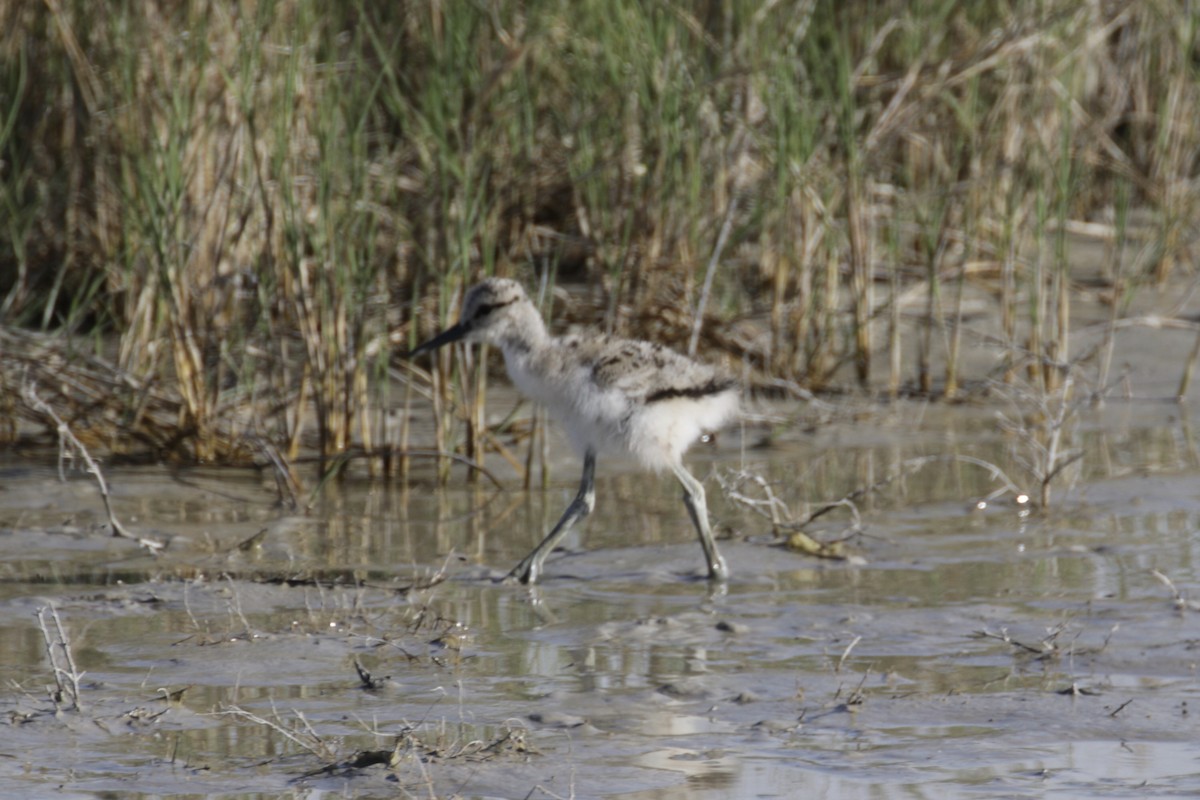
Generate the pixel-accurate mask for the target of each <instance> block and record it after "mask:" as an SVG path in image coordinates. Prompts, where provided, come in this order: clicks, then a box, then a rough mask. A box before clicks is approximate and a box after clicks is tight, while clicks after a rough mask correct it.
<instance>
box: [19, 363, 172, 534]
mask: <svg viewBox="0 0 1200 800" xmlns="http://www.w3.org/2000/svg"><path fill="white" fill-rule="evenodd" d="M21 396H22V397H23V398H24V400H25V402H26V403H27V404H28V405H29V406H30V407H31V408H33V409H35V410H36V411H38V412H39V413H41V414H45V415H46V416H47V417H49V418H50V419H51V420H53V422H54V425H55V430H56V432H57V433H58V458H59V471H60V473H61V471H62V464H63V462H64V461H65V460H67V459H71V458H74V457H76V456H78V457H79V458H80V459H82V460H83V463H84V467H85V471H86V472H87V473H88V474H89V475H91V476H92V477H93V478H95V479H96V485H97V486H98V487H99V489H100V497H101V498H103V500H104V511H105V513H107V514H108V523H109V525H110V526H111V527H112V531H113V535H114V536H120V537H122V538H125V539H130V540H132V541H135V542H137V543H138V544H139V545H140V546H142V547H144V548H146V549H147V550H148V551H150V553H151V554H152V555H157V554H158V553H159V551H161V550H162V549H163V548H164V547H166V544H165V543H163V542H159V541H156V540H154V539H148V538H145V537H142V536H137V535H136V534H133V533H131V532H130V531H129V530H128V529H126V527H125V526H124V525H122V524H121V521H120V520H118V519H117V515H116V512H114V511H113V507H112V500H111V498H110V497H109V494H108V483H107V482H106V481H105V480H104V474H103V473H102V472H101V471H100V465H99V464H97V463H96V461H95V459H93V458H92V455H91V453H89V452H88V449H87V448H86V447H84V446H83V443H82V442H80V441H79V439H77V438H76V437H75V434H74V433H72V432H71V429H70V427H68V426H67V423H65V422H63V420H62V417H60V416H58V414H56V413H55V411H54V409H52V408H51V407H50V406H49V405H47V404H46V403H45V402H43V401H42V399H41V398H40V397H38V394H37V390H36V389H35V387H34V385H33V384H32V383H29V382H26V383H23V384H22V386H21Z"/></svg>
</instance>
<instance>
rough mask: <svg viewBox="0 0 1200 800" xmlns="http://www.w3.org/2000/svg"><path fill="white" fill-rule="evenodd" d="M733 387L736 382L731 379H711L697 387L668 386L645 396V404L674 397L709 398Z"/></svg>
mask: <svg viewBox="0 0 1200 800" xmlns="http://www.w3.org/2000/svg"><path fill="white" fill-rule="evenodd" d="M734 386H737V381H735V380H733V379H732V378H711V379H710V380H709V381H708V382H707V383H701V384H699V385H697V386H668V387H667V388H665V389H659V390H658V391H656V392H651V393H650V394H648V395H646V404H647V405H649V404H650V403H657V402H659V401H660V400H673V399H675V398H676V397H692V398H700V397H710V396H712V395H714V394H720V393H721V392H727V391H729V390H730V389H732V388H733V387H734Z"/></svg>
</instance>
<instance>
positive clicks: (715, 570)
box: [671, 463, 729, 581]
mask: <svg viewBox="0 0 1200 800" xmlns="http://www.w3.org/2000/svg"><path fill="white" fill-rule="evenodd" d="M671 469H672V470H674V471H675V477H677V478H679V482H680V483H681V484H683V504H684V505H686V506H687V510H688V514H690V515H691V517H692V524H693V525H695V526H696V533H697V534H698V535H699V536H700V546H701V547H703V548H704V560H705V561H706V562H707V563H708V577H709V578H711V579H712V580H714V581H726V580H729V567H727V566H725V559H723V558H721V554H720V553H719V552H717V543H716V541H715V540H714V539H713V535H712V530H711V529H710V528H709V527H708V504H707V503H706V502H705V500H704V485H703V484H701V483H700V481H698V480H696V478H695V476H693V475H692V473H690V472H688V471H687V470H686V469H684V467H683V464H681V463H676V464H674V465H672V467H671Z"/></svg>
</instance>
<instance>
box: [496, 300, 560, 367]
mask: <svg viewBox="0 0 1200 800" xmlns="http://www.w3.org/2000/svg"><path fill="white" fill-rule="evenodd" d="M494 342H495V344H496V345H497V346H498V347H499V348H500V349H501V350H503V351H504V357H505V359H514V358H515V359H518V360H520V359H526V358H528V357H529V355H530V354H531V353H533V352H535V351H537V350H541V349H543V348H545V347H546V345H547V344H549V342H550V334H549V332H547V331H546V324H545V323H544V322H542V315H541V314H539V313H538V312H537V309H536V308H534V307H533V303H530V302H523V303H521V304H520V306H519V307H517V308H514V309H513V317H512V319H511V320H510V321H509V324H508V325H505V326H504V329H503V330H502V331H499V332H498V333H497V335H496V336H495V337H494Z"/></svg>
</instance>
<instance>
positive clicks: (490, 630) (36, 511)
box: [0, 402, 1200, 799]
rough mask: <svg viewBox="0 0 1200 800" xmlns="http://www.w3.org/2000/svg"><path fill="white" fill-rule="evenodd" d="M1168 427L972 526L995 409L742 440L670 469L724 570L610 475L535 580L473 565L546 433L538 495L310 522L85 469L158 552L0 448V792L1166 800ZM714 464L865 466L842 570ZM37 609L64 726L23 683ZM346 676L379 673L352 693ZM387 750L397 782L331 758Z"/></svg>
mask: <svg viewBox="0 0 1200 800" xmlns="http://www.w3.org/2000/svg"><path fill="white" fill-rule="evenodd" d="M772 411H774V412H778V411H779V410H778V409H774V410H772ZM1195 422H1196V415H1195V413H1194V412H1192V411H1191V410H1190V409H1189V408H1188V407H1186V406H1177V405H1175V404H1168V403H1150V402H1141V403H1119V402H1117V403H1109V405H1108V407H1107V408H1106V409H1105V410H1104V411H1102V412H1100V411H1087V412H1084V413H1082V414H1081V416H1080V417H1079V420H1078V425H1077V426H1075V427H1074V428H1073V430H1072V432H1071V434H1070V436H1069V437H1068V438H1067V441H1066V445H1067V446H1069V447H1071V448H1075V447H1080V448H1083V451H1084V453H1085V457H1084V458H1082V459H1081V460H1080V461H1078V462H1076V463H1075V464H1074V465H1072V467H1070V468H1068V469H1067V470H1065V471H1064V473H1063V474H1062V475H1061V476H1060V478H1059V481H1058V483H1057V484H1056V491H1055V494H1054V497H1053V501H1054V502H1053V505H1052V507H1051V509H1050V510H1049V512H1047V513H1044V514H1041V513H1030V512H1028V510H1027V509H1026V507H1025V506H1022V505H1020V504H1017V503H1014V502H1013V501H1012V499H1011V498H1000V499H998V500H997V501H996V502H993V503H991V504H989V506H988V508H987V509H986V510H982V511H981V510H978V509H976V508H975V506H974V504H975V501H977V500H978V499H979V498H981V497H984V496H986V495H987V494H988V493H989V492H990V491H991V490H993V489H995V488H996V487H997V483H996V482H995V481H994V480H992V478H991V473H990V472H989V471H988V469H985V468H983V467H981V466H978V465H977V464H975V463H968V462H967V461H965V460H962V459H959V460H952V459H950V458H949V457H951V456H960V457H970V458H973V459H978V460H981V461H985V462H987V463H991V464H995V465H997V466H999V467H1000V468H1001V469H1003V470H1004V471H1005V472H1006V473H1007V474H1008V475H1009V476H1010V477H1012V478H1013V480H1014V481H1018V482H1021V483H1022V485H1025V484H1027V483H1028V480H1027V477H1028V476H1027V475H1026V473H1025V471H1024V470H1023V468H1022V462H1021V459H1022V458H1026V457H1027V456H1028V453H1027V452H1026V451H1024V450H1023V449H1022V446H1021V445H1020V443H1019V442H1018V441H1016V440H1014V438H1013V437H1012V436H1007V435H1005V434H1003V433H1002V432H1001V431H1000V430H999V428H998V427H997V426H996V424H995V422H994V411H993V410H992V409H983V408H973V407H967V406H964V407H950V408H946V407H940V406H931V407H925V406H920V405H914V404H900V405H897V406H893V407H888V408H884V409H878V408H876V409H866V410H864V411H863V412H862V413H861V414H856V413H847V414H846V415H845V416H844V417H841V418H836V419H832V420H826V421H823V422H822V423H821V424H820V426H819V427H818V428H817V430H816V431H814V432H810V433H797V432H796V431H798V430H799V428H798V427H797V426H795V425H791V424H789V425H782V426H779V427H778V428H777V429H776V431H775V432H774V434H773V435H771V436H768V435H767V434H768V433H769V431H768V429H767V428H765V427H762V426H758V427H754V426H751V427H749V428H747V429H746V430H745V431H743V432H741V433H739V432H733V433H732V435H727V436H724V437H722V439H721V441H720V443H719V445H718V447H717V448H716V449H702V450H700V451H699V452H697V453H696V458H695V459H693V461H692V463H693V465H694V466H695V471H696V473H697V474H698V475H708V476H709V477H708V480H707V481H706V484H707V486H708V487H709V497H710V508H711V510H712V512H713V516H714V519H715V520H716V522H717V526H718V529H719V530H720V531H722V532H724V533H725V535H726V537H727V538H726V539H725V540H724V541H723V542H722V552H723V553H724V554H725V556H726V558H727V560H728V561H729V564H730V568H731V570H732V573H733V579H732V581H731V582H730V584H729V585H728V587H727V588H725V589H714V588H713V587H711V586H710V585H709V584H708V583H707V582H706V581H704V580H700V579H699V578H698V576H699V575H700V570H701V554H700V548H699V546H698V545H697V544H696V543H695V540H694V535H693V534H692V532H691V528H690V524H689V523H688V521H687V519H686V516H685V513H684V511H683V507H682V504H681V503H680V502H679V499H678V490H677V488H676V487H675V485H674V484H673V482H671V481H669V480H667V479H665V478H663V479H658V478H649V477H647V476H645V475H639V474H635V473H631V472H629V471H628V470H627V469H626V467H625V466H624V465H621V464H609V463H603V462H602V464H601V475H600V478H599V481H598V506H597V511H596V514H595V515H594V516H593V517H592V518H591V519H590V520H589V521H588V523H587V526H586V529H585V530H584V532H582V533H581V534H576V535H573V536H572V537H569V538H568V540H567V542H566V545H567V547H566V551H565V552H563V553H559V554H555V555H554V556H553V557H552V558H551V559H550V560H549V561H548V562H547V571H546V579H545V582H544V584H543V585H542V586H540V587H538V588H536V589H534V590H532V591H531V590H526V589H522V588H514V587H508V586H502V585H497V584H494V583H493V582H492V581H491V580H490V578H491V577H492V576H494V575H497V574H500V573H502V571H503V570H506V569H507V568H509V567H510V566H511V565H512V564H513V563H515V562H516V560H517V559H519V558H520V557H521V556H522V555H524V553H525V552H526V551H527V550H528V549H529V547H531V546H532V545H533V544H534V543H535V542H536V541H537V539H538V538H540V536H541V534H542V532H544V531H545V530H546V529H547V528H548V527H549V526H550V525H551V524H553V522H554V520H555V518H556V517H557V515H558V514H559V513H560V512H561V510H562V508H563V507H564V506H565V504H566V502H567V501H568V500H569V498H570V497H571V495H572V494H573V492H574V488H575V487H574V482H575V479H576V470H577V469H578V466H577V464H576V462H575V461H574V459H573V458H572V457H571V455H570V454H569V453H567V452H565V451H563V452H561V453H559V452H558V451H557V450H556V455H555V462H554V463H555V469H554V471H553V473H554V480H552V482H551V486H550V488H548V489H547V490H545V491H535V492H529V493H526V492H522V491H519V490H517V489H514V488H505V489H503V490H497V489H495V488H494V487H491V486H490V485H488V484H486V483H483V484H480V485H479V486H476V487H472V486H467V485H465V483H464V482H463V481H462V480H455V481H454V482H453V484H452V486H451V487H450V488H449V489H446V490H444V491H442V490H435V489H434V488H433V486H432V484H427V483H425V484H423V483H420V482H418V484H417V485H416V486H415V487H414V488H413V489H411V490H408V491H404V490H401V489H399V488H393V487H386V486H383V485H381V484H379V483H374V484H373V483H370V482H367V481H348V482H347V483H345V484H343V485H340V486H331V487H329V488H328V490H327V491H326V493H325V494H324V495H323V496H322V498H321V500H320V503H319V505H318V506H317V507H316V508H314V509H313V511H312V512H311V513H309V514H303V515H302V514H295V513H290V512H283V511H281V510H280V509H279V508H278V507H277V506H276V504H275V500H274V496H273V493H272V491H271V487H270V486H268V485H267V484H265V483H264V482H263V481H262V480H261V479H260V477H259V476H257V475H254V474H251V473H234V474H231V473H230V472H228V471H214V470H188V471H183V472H174V473H172V472H170V471H167V470H163V469H116V468H114V469H112V470H110V471H109V472H108V474H107V477H108V479H109V482H110V484H111V486H112V488H113V493H114V497H115V501H116V509H117V512H118V514H119V516H120V517H121V518H122V519H123V520H124V521H125V522H126V523H127V524H129V525H130V526H131V527H132V528H134V530H136V531H137V532H138V533H139V534H140V535H146V536H153V537H159V538H163V539H167V540H169V541H170V546H169V548H168V549H167V551H166V552H165V554H163V555H162V556H160V557H158V558H153V557H151V556H148V555H146V554H145V553H143V552H142V551H139V550H138V548H137V547H136V546H135V545H133V544H132V543H130V542H127V541H124V540H119V539H114V538H111V537H109V536H107V535H106V528H105V527H104V525H103V524H102V523H103V519H104V518H103V513H102V505H101V503H100V499H99V497H98V495H97V494H96V491H95V488H94V485H93V484H92V483H90V482H89V480H87V479H86V478H85V477H84V476H81V475H70V476H69V477H68V480H67V482H66V483H61V482H60V481H59V479H58V474H57V471H56V470H55V468H54V466H53V463H52V462H47V461H44V460H36V459H35V460H24V461H21V462H13V461H9V462H6V463H4V464H3V465H2V466H0V574H2V575H3V581H0V609H3V615H2V617H0V620H3V621H2V622H0V678H2V679H3V687H4V689H3V694H2V696H3V699H4V703H5V706H6V711H7V712H8V719H9V723H10V724H9V729H8V732H7V733H6V735H5V737H4V743H5V744H4V746H3V748H0V749H2V751H3V756H4V757H3V758H0V793H2V794H3V795H4V796H8V797H27V796H32V795H34V794H37V793H41V792H49V791H51V790H58V789H61V792H62V793H63V794H66V795H68V796H69V795H72V794H73V795H76V796H80V797H98V796H102V795H105V794H111V793H120V794H121V795H122V796H164V795H171V796H186V795H195V796H202V795H210V796H211V795H218V796H225V797H257V796H279V795H284V796H288V795H291V796H299V797H322V796H339V797H341V796H346V797H376V796H378V797H385V796H386V797H395V796H406V795H407V794H411V795H413V796H423V797H428V796H430V793H431V792H433V793H436V794H438V795H439V796H446V795H451V794H454V793H458V794H459V795H461V796H464V797H477V796H478V797H526V796H531V797H552V796H560V797H567V796H571V795H574V796H576V797H630V798H641V797H645V798H649V797H656V798H664V797H665V798H681V799H682V798H689V799H693V798H695V799H698V798H718V797H720V798H724V797H756V796H757V797H771V796H780V797H791V796H816V797H825V798H860V797H861V798H868V797H869V798H899V797H905V798H909V797H1061V798H1068V797H1071V798H1073V797H1125V796H1130V797H1132V796H1135V795H1136V796H1139V797H1143V796H1147V795H1150V796H1195V795H1196V794H1197V793H1200V761H1198V760H1197V759H1198V756H1200V749H1198V748H1197V746H1196V744H1195V742H1196V741H1197V739H1198V736H1197V734H1198V732H1200V731H1198V730H1197V724H1196V723H1195V722H1194V721H1193V720H1194V719H1195V717H1196V715H1197V713H1200V696H1198V694H1200V692H1198V690H1200V684H1198V681H1197V662H1198V660H1200V627H1198V626H1197V624H1196V620H1197V614H1198V613H1200V606H1197V605H1196V604H1195V603H1194V602H1193V601H1192V600H1191V598H1192V597H1195V596H1196V595H1197V586H1198V579H1200V575H1198V567H1197V564H1198V562H1200V558H1198V556H1200V535H1198V533H1197V531H1198V530H1200V480H1197V479H1198V478H1200V466H1198V465H1200V457H1198V453H1197V448H1196V446H1195V443H1194V437H1193V435H1192V430H1191V426H1192V425H1193V424H1195ZM920 456H937V457H939V459H941V460H937V461H931V462H930V463H927V464H925V465H924V466H923V467H921V468H920V469H917V468H916V467H915V465H913V464H912V462H911V461H910V460H911V459H913V458H916V457H920ZM903 464H908V465H909V467H910V468H911V469H910V471H908V472H906V473H905V474H904V475H903V476H902V477H899V478H895V479H893V480H891V481H888V482H883V481H884V479H885V478H886V477H887V476H889V475H892V474H893V473H894V471H895V470H896V468H897V467H898V466H899V465H903ZM738 470H741V471H743V473H751V474H754V475H760V476H762V477H763V478H764V480H765V481H767V482H768V483H769V485H771V486H772V489H773V491H774V492H775V493H776V494H777V496H778V497H779V498H780V499H781V500H783V501H784V502H786V503H787V505H788V506H789V508H790V509H791V511H792V512H793V513H794V514H797V515H798V514H799V513H800V512H801V511H802V510H803V508H805V507H806V503H810V502H820V501H826V500H831V499H837V498H841V497H844V496H846V495H848V494H849V493H850V492H852V491H853V490H854V489H856V488H858V487H862V486H869V485H872V484H879V488H878V491H877V492H875V493H872V494H869V495H867V496H865V497H860V498H858V499H857V501H856V505H857V509H858V513H859V514H860V515H861V519H862V522H863V530H862V531H861V532H860V533H858V534H856V535H851V536H850V538H849V539H848V540H847V542H846V545H847V546H848V548H849V552H850V553H851V554H852V556H853V559H852V560H849V561H830V560H818V559H814V558H812V557H809V556H805V555H801V554H798V553H792V552H788V551H787V550H784V549H781V548H780V547H778V546H776V544H775V540H774V537H773V536H772V535H771V531H770V526H769V525H768V524H767V522H766V521H765V520H763V519H761V518H760V517H758V516H756V515H754V514H752V513H750V512H749V511H747V510H746V509H745V508H743V507H741V506H738V505H736V504H734V503H732V502H730V501H729V499H728V498H727V497H725V496H724V494H723V492H722V490H721V488H720V486H719V485H718V481H717V478H716V476H715V474H714V473H720V475H721V476H722V477H723V478H724V479H725V480H726V482H727V483H729V482H730V481H733V480H734V478H733V477H732V473H734V472H736V471H738ZM497 472H498V474H501V475H502V476H505V477H506V479H509V478H507V476H506V475H505V473H503V472H502V470H501V469H497ZM509 480H511V479H509ZM743 488H744V490H745V491H747V492H749V491H750V488H752V487H750V485H749V484H745V485H743ZM849 523H850V515H849V514H848V513H847V512H844V511H838V512H835V513H834V514H830V515H828V516H827V517H825V518H822V520H821V521H820V524H818V525H816V526H814V530H813V531H812V532H814V533H815V534H816V535H817V536H818V537H821V538H830V537H835V536H841V535H843V533H844V531H845V529H846V528H847V527H848V526H849ZM260 532H262V535H261V537H259V538H258V539H257V540H256V541H254V542H253V543H252V544H248V545H247V546H246V547H245V548H239V547H237V545H238V544H239V543H242V542H246V541H247V540H249V539H251V537H254V536H255V534H258V533H260ZM440 570H441V571H444V573H445V576H447V579H446V580H444V581H441V582H439V583H436V585H433V586H431V587H428V588H412V587H413V585H414V584H421V583H428V582H429V579H430V578H431V576H433V575H435V573H438V572H439V571H440ZM51 603H52V604H53V605H54V607H55V608H56V609H57V611H58V613H59V615H60V618H61V620H62V621H63V623H64V626H65V629H66V632H67V635H68V637H69V640H70V645H71V651H72V653H73V656H74V658H75V662H76V668H77V669H78V670H80V671H83V672H84V675H83V677H82V679H81V685H80V698H81V701H82V706H83V707H82V710H72V709H70V708H67V707H66V706H67V705H69V704H68V703H65V702H64V703H62V705H63V707H62V708H61V709H59V710H58V711H57V712H56V709H55V703H54V702H53V698H52V697H51V696H50V695H49V694H48V693H47V690H46V687H47V686H52V685H53V682H54V679H53V675H52V673H51V671H50V669H49V666H48V661H47V655H46V646H45V642H44V637H43V634H42V632H41V630H39V627H38V622H37V619H36V616H35V615H36V612H37V610H38V609H39V608H45V607H48V606H49V604H51ZM48 624H51V625H52V622H51V623H48ZM52 636H53V634H52ZM356 660H357V661H358V662H359V663H361V665H362V666H363V668H364V669H366V670H368V671H369V672H370V673H371V674H372V676H373V677H374V678H376V679H379V678H382V677H385V676H386V677H389V678H390V680H388V681H379V682H378V685H376V686H374V687H372V688H366V687H365V686H364V684H363V681H361V680H360V678H359V677H358V675H357V674H356V670H355V662H356ZM181 689H184V690H185V691H183V693H182V696H181V697H179V698H174V699H173V698H169V697H168V695H167V693H168V692H177V691H179V690H181ZM1193 709H1195V710H1193ZM397 742H399V747H396V744H397ZM393 748H396V749H395V752H394V755H392V756H391V757H392V759H393V760H392V763H391V766H387V765H385V764H375V765H367V766H359V767H353V766H351V765H350V764H349V762H350V761H351V760H352V759H353V758H354V757H355V756H356V754H361V753H362V752H363V751H370V750H380V751H384V752H385V755H387V754H390V753H391V752H392V750H393Z"/></svg>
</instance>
